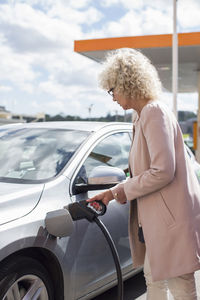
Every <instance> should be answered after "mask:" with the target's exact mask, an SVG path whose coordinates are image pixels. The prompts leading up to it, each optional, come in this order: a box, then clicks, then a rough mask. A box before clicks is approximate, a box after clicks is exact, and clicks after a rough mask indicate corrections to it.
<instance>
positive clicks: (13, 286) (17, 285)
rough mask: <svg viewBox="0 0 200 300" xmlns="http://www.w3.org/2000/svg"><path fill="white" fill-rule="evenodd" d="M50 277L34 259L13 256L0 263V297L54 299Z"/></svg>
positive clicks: (4, 298) (6, 299)
mask: <svg viewBox="0 0 200 300" xmlns="http://www.w3.org/2000/svg"><path fill="white" fill-rule="evenodd" d="M53 295H54V291H53V284H52V281H51V278H50V276H49V274H48V272H47V270H46V269H45V267H44V266H43V265H42V264H41V263H40V262H38V261H37V260H36V259H33V258H29V257H15V258H14V259H12V260H9V261H7V262H6V263H4V264H3V265H0V299H2V300H22V299H30V300H31V299H34V300H54V296H53Z"/></svg>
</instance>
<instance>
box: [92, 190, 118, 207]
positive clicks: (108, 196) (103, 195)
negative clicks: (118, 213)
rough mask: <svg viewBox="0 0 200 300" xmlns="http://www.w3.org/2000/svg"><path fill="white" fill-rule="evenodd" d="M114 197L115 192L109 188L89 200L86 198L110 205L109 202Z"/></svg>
mask: <svg viewBox="0 0 200 300" xmlns="http://www.w3.org/2000/svg"><path fill="white" fill-rule="evenodd" d="M113 199H114V197H113V194H112V192H111V190H107V191H105V192H103V193H100V194H98V195H96V196H94V197H92V198H90V199H88V200H86V201H87V202H95V201H96V202H98V201H102V202H103V203H104V204H105V205H108V203H109V202H110V201H111V200H113Z"/></svg>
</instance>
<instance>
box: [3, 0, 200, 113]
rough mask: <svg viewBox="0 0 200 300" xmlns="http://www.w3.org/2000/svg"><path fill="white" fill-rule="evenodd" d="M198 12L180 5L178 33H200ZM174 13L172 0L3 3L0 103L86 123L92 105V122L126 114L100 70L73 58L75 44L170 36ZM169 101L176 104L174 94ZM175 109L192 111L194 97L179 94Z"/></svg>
mask: <svg viewBox="0 0 200 300" xmlns="http://www.w3.org/2000/svg"><path fill="white" fill-rule="evenodd" d="M166 3H167V4H166ZM199 11H200V1H199V0H178V32H192V31H200V18H199ZM172 12H173V0H171V1H166V0H154V1H152V0H134V1H133V0H76V1H75V0H57V1H55V0H10V1H9V0H7V1H6V0H3V1H2V0H0V56H1V60H0V105H4V106H5V107H6V108H7V109H8V110H10V111H12V112H14V113H24V114H37V113H40V112H43V113H48V114H51V115H55V114H57V113H63V114H71V115H79V116H82V117H87V116H88V114H89V111H88V107H89V106H90V105H91V104H93V107H92V111H91V115H92V116H94V117H95V116H103V115H106V114H107V113H111V114H114V113H116V111H117V112H118V114H123V111H122V109H121V108H120V107H118V106H117V104H116V103H112V101H111V99H110V98H109V96H108V95H106V93H105V92H104V91H101V90H100V89H99V88H98V83H97V77H98V72H99V70H100V65H98V64H97V63H95V62H93V61H91V60H89V59H87V58H85V57H83V56H81V55H79V54H77V53H74V51H73V46H74V40H79V39H90V38H105V37H118V36H136V35H145V34H164V33H172V28H173V23H172ZM188 98H190V101H188ZM164 99H165V101H166V102H167V103H169V105H171V103H172V95H171V94H167V93H165V94H164ZM178 108H179V110H182V109H184V110H194V111H195V110H196V109H197V95H196V94H193V95H189V96H188V95H183V94H180V95H179V97H178Z"/></svg>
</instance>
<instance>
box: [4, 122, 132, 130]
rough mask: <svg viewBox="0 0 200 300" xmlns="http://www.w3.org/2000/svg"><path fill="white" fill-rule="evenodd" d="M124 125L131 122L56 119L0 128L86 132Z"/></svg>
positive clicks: (130, 124) (127, 125) (128, 124)
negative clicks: (56, 120) (54, 120)
mask: <svg viewBox="0 0 200 300" xmlns="http://www.w3.org/2000/svg"><path fill="white" fill-rule="evenodd" d="M108 126H109V127H110V126H112V127H121V126H122V127H126V128H130V127H131V126H132V123H125V122H92V121H87V122H84V121H58V122H33V123H14V124H8V125H2V126H1V127H0V129H1V128H49V129H71V130H81V131H88V132H96V131H98V130H100V129H102V128H105V127H108Z"/></svg>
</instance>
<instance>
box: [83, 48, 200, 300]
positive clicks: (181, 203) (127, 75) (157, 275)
mask: <svg viewBox="0 0 200 300" xmlns="http://www.w3.org/2000/svg"><path fill="white" fill-rule="evenodd" d="M99 79H100V80H99V81H100V86H101V87H102V88H103V89H104V90H107V91H108V92H109V93H110V94H111V95H112V97H113V101H116V102H117V103H118V104H119V105H121V106H122V107H123V109H125V110H126V109H133V110H135V111H136V112H137V118H136V120H135V122H134V126H133V143H132V146H131V150H130V156H129V168H130V174H131V176H130V178H128V179H127V180H126V181H124V182H122V183H119V184H118V185H116V186H115V187H113V188H112V189H110V190H106V191H105V192H103V193H101V194H98V195H97V196H95V197H93V198H91V199H89V200H88V201H91V202H92V201H98V200H101V201H103V202H104V203H105V204H106V205H108V203H109V201H111V200H112V199H115V200H116V201H118V202H119V203H121V204H124V203H126V202H127V201H129V202H130V218H129V239H130V247H131V253H132V258H133V264H134V267H138V266H140V265H143V264H144V275H145V279H146V284H147V299H148V300H166V299H167V297H168V295H167V292H168V289H169V290H170V292H171V293H172V295H173V297H174V299H175V300H186V299H187V300H195V299H197V296H196V288H195V279H194V272H195V271H196V270H198V269H200V187H199V183H198V180H197V178H196V176H195V173H194V171H193V169H192V167H191V165H190V161H189V158H188V155H187V153H186V150H185V147H184V142H183V138H182V132H181V130H180V128H179V125H178V122H177V120H176V118H175V117H174V115H173V113H172V112H171V111H170V110H168V108H167V107H166V106H165V105H164V104H163V103H162V102H160V101H159V99H160V96H161V83H160V80H159V78H158V74H157V72H156V69H155V68H154V66H153V65H152V64H151V62H150V61H149V60H148V59H147V58H146V57H145V56H144V55H142V54H141V53H140V52H138V51H136V50H133V49H119V50H116V51H115V52H113V53H112V54H110V55H109V56H108V57H107V60H106V61H105V63H104V65H103V70H102V72H101V73H100V77H99ZM113 147H114V145H113ZM94 205H96V204H94ZM138 232H139V235H138Z"/></svg>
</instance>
